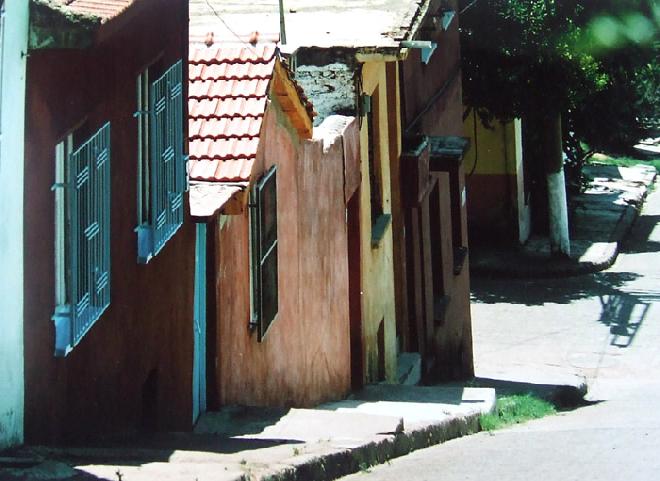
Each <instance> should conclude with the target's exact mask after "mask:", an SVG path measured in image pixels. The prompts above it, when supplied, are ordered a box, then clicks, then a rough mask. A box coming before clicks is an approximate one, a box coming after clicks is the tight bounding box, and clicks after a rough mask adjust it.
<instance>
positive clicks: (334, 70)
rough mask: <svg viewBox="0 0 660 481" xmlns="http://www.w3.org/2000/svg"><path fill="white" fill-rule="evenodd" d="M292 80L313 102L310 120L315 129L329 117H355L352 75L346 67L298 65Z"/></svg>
mask: <svg viewBox="0 0 660 481" xmlns="http://www.w3.org/2000/svg"><path fill="white" fill-rule="evenodd" d="M295 76H296V81H297V82H298V83H299V84H300V85H301V86H302V88H303V89H304V91H305V93H306V94H307V96H308V97H309V98H311V99H313V101H314V110H316V112H317V113H318V115H317V116H316V118H315V119H314V126H315V127H317V126H319V125H320V124H321V123H322V122H323V121H324V120H325V119H326V118H327V117H328V116H330V115H333V114H337V115H355V105H356V95H357V92H356V83H355V80H354V78H355V72H354V70H353V69H352V68H351V67H350V66H349V65H347V64H344V63H331V64H328V65H323V66H316V65H298V67H297V68H296V74H295Z"/></svg>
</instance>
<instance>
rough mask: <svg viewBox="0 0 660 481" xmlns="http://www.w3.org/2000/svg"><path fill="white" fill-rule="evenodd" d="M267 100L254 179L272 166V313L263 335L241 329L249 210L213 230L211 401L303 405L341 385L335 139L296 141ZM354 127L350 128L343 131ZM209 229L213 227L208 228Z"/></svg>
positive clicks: (341, 238) (333, 394)
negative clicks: (275, 266) (275, 307)
mask: <svg viewBox="0 0 660 481" xmlns="http://www.w3.org/2000/svg"><path fill="white" fill-rule="evenodd" d="M287 122H288V121H287V119H286V117H285V116H284V115H283V114H282V113H281V111H280V110H279V107H278V106H277V104H276V103H275V102H273V103H272V104H271V106H270V107H269V109H268V110H267V112H266V116H265V119H264V124H263V126H262V133H261V137H260V148H259V152H258V154H257V162H256V164H255V168H254V171H253V175H254V179H257V178H258V177H259V173H260V172H263V171H265V170H266V169H268V168H269V167H270V166H271V165H273V164H277V166H278V174H277V195H278V198H277V202H278V263H279V272H278V286H279V312H278V315H277V318H276V320H275V321H274V322H273V323H272V324H271V326H270V328H269V330H268V332H267V334H266V336H265V338H264V339H263V341H262V342H257V336H256V333H254V332H251V331H250V330H249V329H248V321H249V310H250V301H249V299H250V297H249V250H248V216H247V213H246V214H243V215H237V216H231V217H230V218H229V220H228V221H227V223H226V225H225V226H224V227H223V228H222V229H220V230H219V232H218V234H217V236H218V237H217V245H218V248H219V256H217V264H216V272H217V281H216V295H217V317H216V320H215V322H216V323H217V336H218V337H217V346H218V350H217V362H216V365H217V369H216V372H215V385H216V386H217V390H218V393H214V394H216V395H217V397H218V399H219V401H220V404H245V405H295V406H309V405H313V404H315V403H318V402H320V401H323V400H327V399H336V398H339V397H341V396H343V395H344V394H346V392H347V391H348V389H349V387H350V348H349V314H348V308H349V305H348V261H347V255H348V245H347V231H346V217H345V215H346V214H345V212H346V210H345V209H346V206H345V201H344V165H343V161H342V148H341V142H338V143H335V144H334V145H333V146H332V147H331V148H330V149H329V150H328V151H327V152H323V148H322V141H305V142H304V143H303V145H300V144H299V143H298V140H297V137H296V135H295V133H293V134H292V133H291V132H292V131H291V130H290V129H287V127H286V125H287ZM352 131H357V129H352ZM216 229H217V227H216Z"/></svg>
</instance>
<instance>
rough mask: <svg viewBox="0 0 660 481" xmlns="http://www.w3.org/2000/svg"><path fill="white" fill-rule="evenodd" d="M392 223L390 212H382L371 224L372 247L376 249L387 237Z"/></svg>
mask: <svg viewBox="0 0 660 481" xmlns="http://www.w3.org/2000/svg"><path fill="white" fill-rule="evenodd" d="M391 223H392V216H391V215H390V214H381V215H380V216H379V217H378V218H377V219H376V222H374V223H373V224H372V226H371V248H372V249H376V248H378V247H379V246H380V244H381V242H382V241H383V239H384V238H385V233H386V232H387V228H388V227H389V226H390V224H391Z"/></svg>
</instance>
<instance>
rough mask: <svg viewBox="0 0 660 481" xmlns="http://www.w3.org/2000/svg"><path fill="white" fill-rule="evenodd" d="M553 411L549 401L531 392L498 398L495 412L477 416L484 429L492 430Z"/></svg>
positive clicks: (536, 417)
mask: <svg viewBox="0 0 660 481" xmlns="http://www.w3.org/2000/svg"><path fill="white" fill-rule="evenodd" d="M555 412H556V409H555V407H554V406H553V405H552V404H551V403H549V402H548V401H545V400H543V399H540V398H538V397H536V396H534V395H533V394H514V395H512V396H503V397H501V398H498V399H497V404H496V407H495V412H494V413H492V414H483V415H482V416H481V417H480V418H479V423H480V425H481V429H483V430H484V431H493V430H495V429H501V428H503V427H506V426H511V425H512V424H518V423H524V422H525V421H529V420H530V419H538V418H542V417H544V416H547V415H549V414H554V413H555Z"/></svg>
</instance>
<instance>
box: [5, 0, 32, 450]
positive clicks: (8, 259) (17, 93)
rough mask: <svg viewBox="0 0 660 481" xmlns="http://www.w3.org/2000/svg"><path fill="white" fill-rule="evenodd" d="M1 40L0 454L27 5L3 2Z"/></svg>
mask: <svg viewBox="0 0 660 481" xmlns="http://www.w3.org/2000/svg"><path fill="white" fill-rule="evenodd" d="M4 4H5V8H6V10H5V19H4V32H3V38H2V39H0V45H1V46H2V47H1V49H2V54H1V55H0V61H1V62H2V65H0V76H2V78H0V83H1V84H2V88H1V89H0V90H1V92H2V98H1V99H0V104H1V105H2V109H0V115H1V116H2V118H0V126H1V128H0V131H1V132H2V143H0V185H2V189H0V206H2V207H1V208H0V209H1V211H2V213H1V214H0V215H1V216H2V223H0V331H1V332H2V334H0V450H2V449H3V448H6V447H8V446H11V445H14V444H19V443H21V442H22V441H23V393H24V391H23V388H24V382H23V256H24V249H23V214H24V209H23V201H22V199H23V187H24V186H23V175H24V169H23V165H24V164H23V152H24V145H23V138H24V137H23V135H24V115H25V57H24V56H23V55H22V52H24V51H25V49H26V46H27V33H28V5H27V2H25V1H24V0H7V1H5V2H4Z"/></svg>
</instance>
